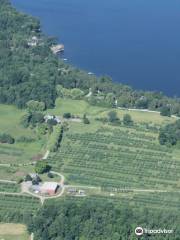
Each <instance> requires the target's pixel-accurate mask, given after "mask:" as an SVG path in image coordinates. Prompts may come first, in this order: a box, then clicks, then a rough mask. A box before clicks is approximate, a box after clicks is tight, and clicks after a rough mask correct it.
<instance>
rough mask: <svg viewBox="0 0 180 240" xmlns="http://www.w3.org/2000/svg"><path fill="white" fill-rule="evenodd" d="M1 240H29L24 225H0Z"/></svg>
mask: <svg viewBox="0 0 180 240" xmlns="http://www.w3.org/2000/svg"><path fill="white" fill-rule="evenodd" d="M0 239H1V240H29V239H30V236H29V235H28V233H27V229H26V226H25V225H22V224H13V223H0Z"/></svg>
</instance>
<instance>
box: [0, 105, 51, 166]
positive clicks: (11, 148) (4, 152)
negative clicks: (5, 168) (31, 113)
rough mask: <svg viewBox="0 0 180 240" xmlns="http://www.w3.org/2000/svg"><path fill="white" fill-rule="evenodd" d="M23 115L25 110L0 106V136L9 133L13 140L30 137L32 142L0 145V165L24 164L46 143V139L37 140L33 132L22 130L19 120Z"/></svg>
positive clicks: (27, 129) (41, 151) (39, 151)
mask: <svg viewBox="0 0 180 240" xmlns="http://www.w3.org/2000/svg"><path fill="white" fill-rule="evenodd" d="M24 114H25V110H20V109H18V108H16V107H15V106H11V105H4V104H0V134H1V133H9V134H10V135H11V136H12V137H14V138H15V139H18V138H19V137H21V136H25V137H31V138H33V139H35V141H34V142H31V143H24V142H17V141H16V142H15V144H11V145H10V144H0V164H2V163H3V164H6V163H7V164H9V163H11V164H17V163H26V162H29V161H30V160H32V159H33V158H34V157H36V156H37V155H38V154H40V153H42V154H43V153H44V151H43V150H42V148H43V146H44V145H45V143H46V139H42V140H39V139H38V138H37V134H36V132H35V130H32V129H30V128H24V127H23V126H21V125H20V119H21V117H22V116H23V115H24Z"/></svg>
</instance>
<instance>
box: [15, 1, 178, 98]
mask: <svg viewBox="0 0 180 240" xmlns="http://www.w3.org/2000/svg"><path fill="white" fill-rule="evenodd" d="M12 2H13V4H14V6H16V7H17V8H18V9H19V10H23V11H25V12H27V13H30V14H32V15H34V16H37V17H39V18H40V20H41V22H42V28H43V30H44V31H45V33H47V34H50V35H52V36H57V37H58V38H59V41H60V42H62V43H64V44H65V56H64V57H65V58H68V61H69V63H72V64H74V65H76V66H78V67H80V68H83V69H85V70H87V71H91V72H94V73H96V74H98V75H101V74H106V75H109V76H111V77H112V78H113V80H114V81H118V82H123V83H126V84H130V85H132V86H134V87H136V88H139V89H146V90H160V91H163V92H165V93H166V94H168V95H178V96H180V1H179V0H90V1H89V0H12Z"/></svg>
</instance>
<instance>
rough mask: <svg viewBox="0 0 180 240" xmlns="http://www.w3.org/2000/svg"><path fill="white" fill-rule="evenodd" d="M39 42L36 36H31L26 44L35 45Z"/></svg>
mask: <svg viewBox="0 0 180 240" xmlns="http://www.w3.org/2000/svg"><path fill="white" fill-rule="evenodd" d="M38 42H39V39H38V38H37V37H36V36H33V37H32V38H31V39H30V40H28V46H30V47H36V46H37V44H38Z"/></svg>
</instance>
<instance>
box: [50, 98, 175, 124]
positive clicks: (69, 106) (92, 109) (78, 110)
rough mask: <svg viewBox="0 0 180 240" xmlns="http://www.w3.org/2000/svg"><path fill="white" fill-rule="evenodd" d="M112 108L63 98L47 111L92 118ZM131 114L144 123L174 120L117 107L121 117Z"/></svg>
mask: <svg viewBox="0 0 180 240" xmlns="http://www.w3.org/2000/svg"><path fill="white" fill-rule="evenodd" d="M110 110H112V109H108V108H103V107H97V106H91V105H89V104H88V103H87V102H85V101H84V100H71V99H61V98H58V99H57V100H56V106H55V108H54V109H49V110H48V111H47V112H48V113H50V114H54V115H63V113H65V112H70V113H72V114H75V115H79V116H83V114H84V113H86V114H87V115H88V116H89V117H90V118H96V117H105V116H107V113H108V112H109V111H110ZM127 113H128V114H130V115H131V116H132V118H133V119H134V121H135V122H137V123H142V122H147V123H154V124H165V123H168V122H172V121H174V119H173V118H169V117H163V116H161V115H160V114H159V113H150V112H141V111H138V110H137V111H129V110H121V109H117V114H118V116H119V118H120V119H122V117H123V115H125V114H127Z"/></svg>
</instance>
